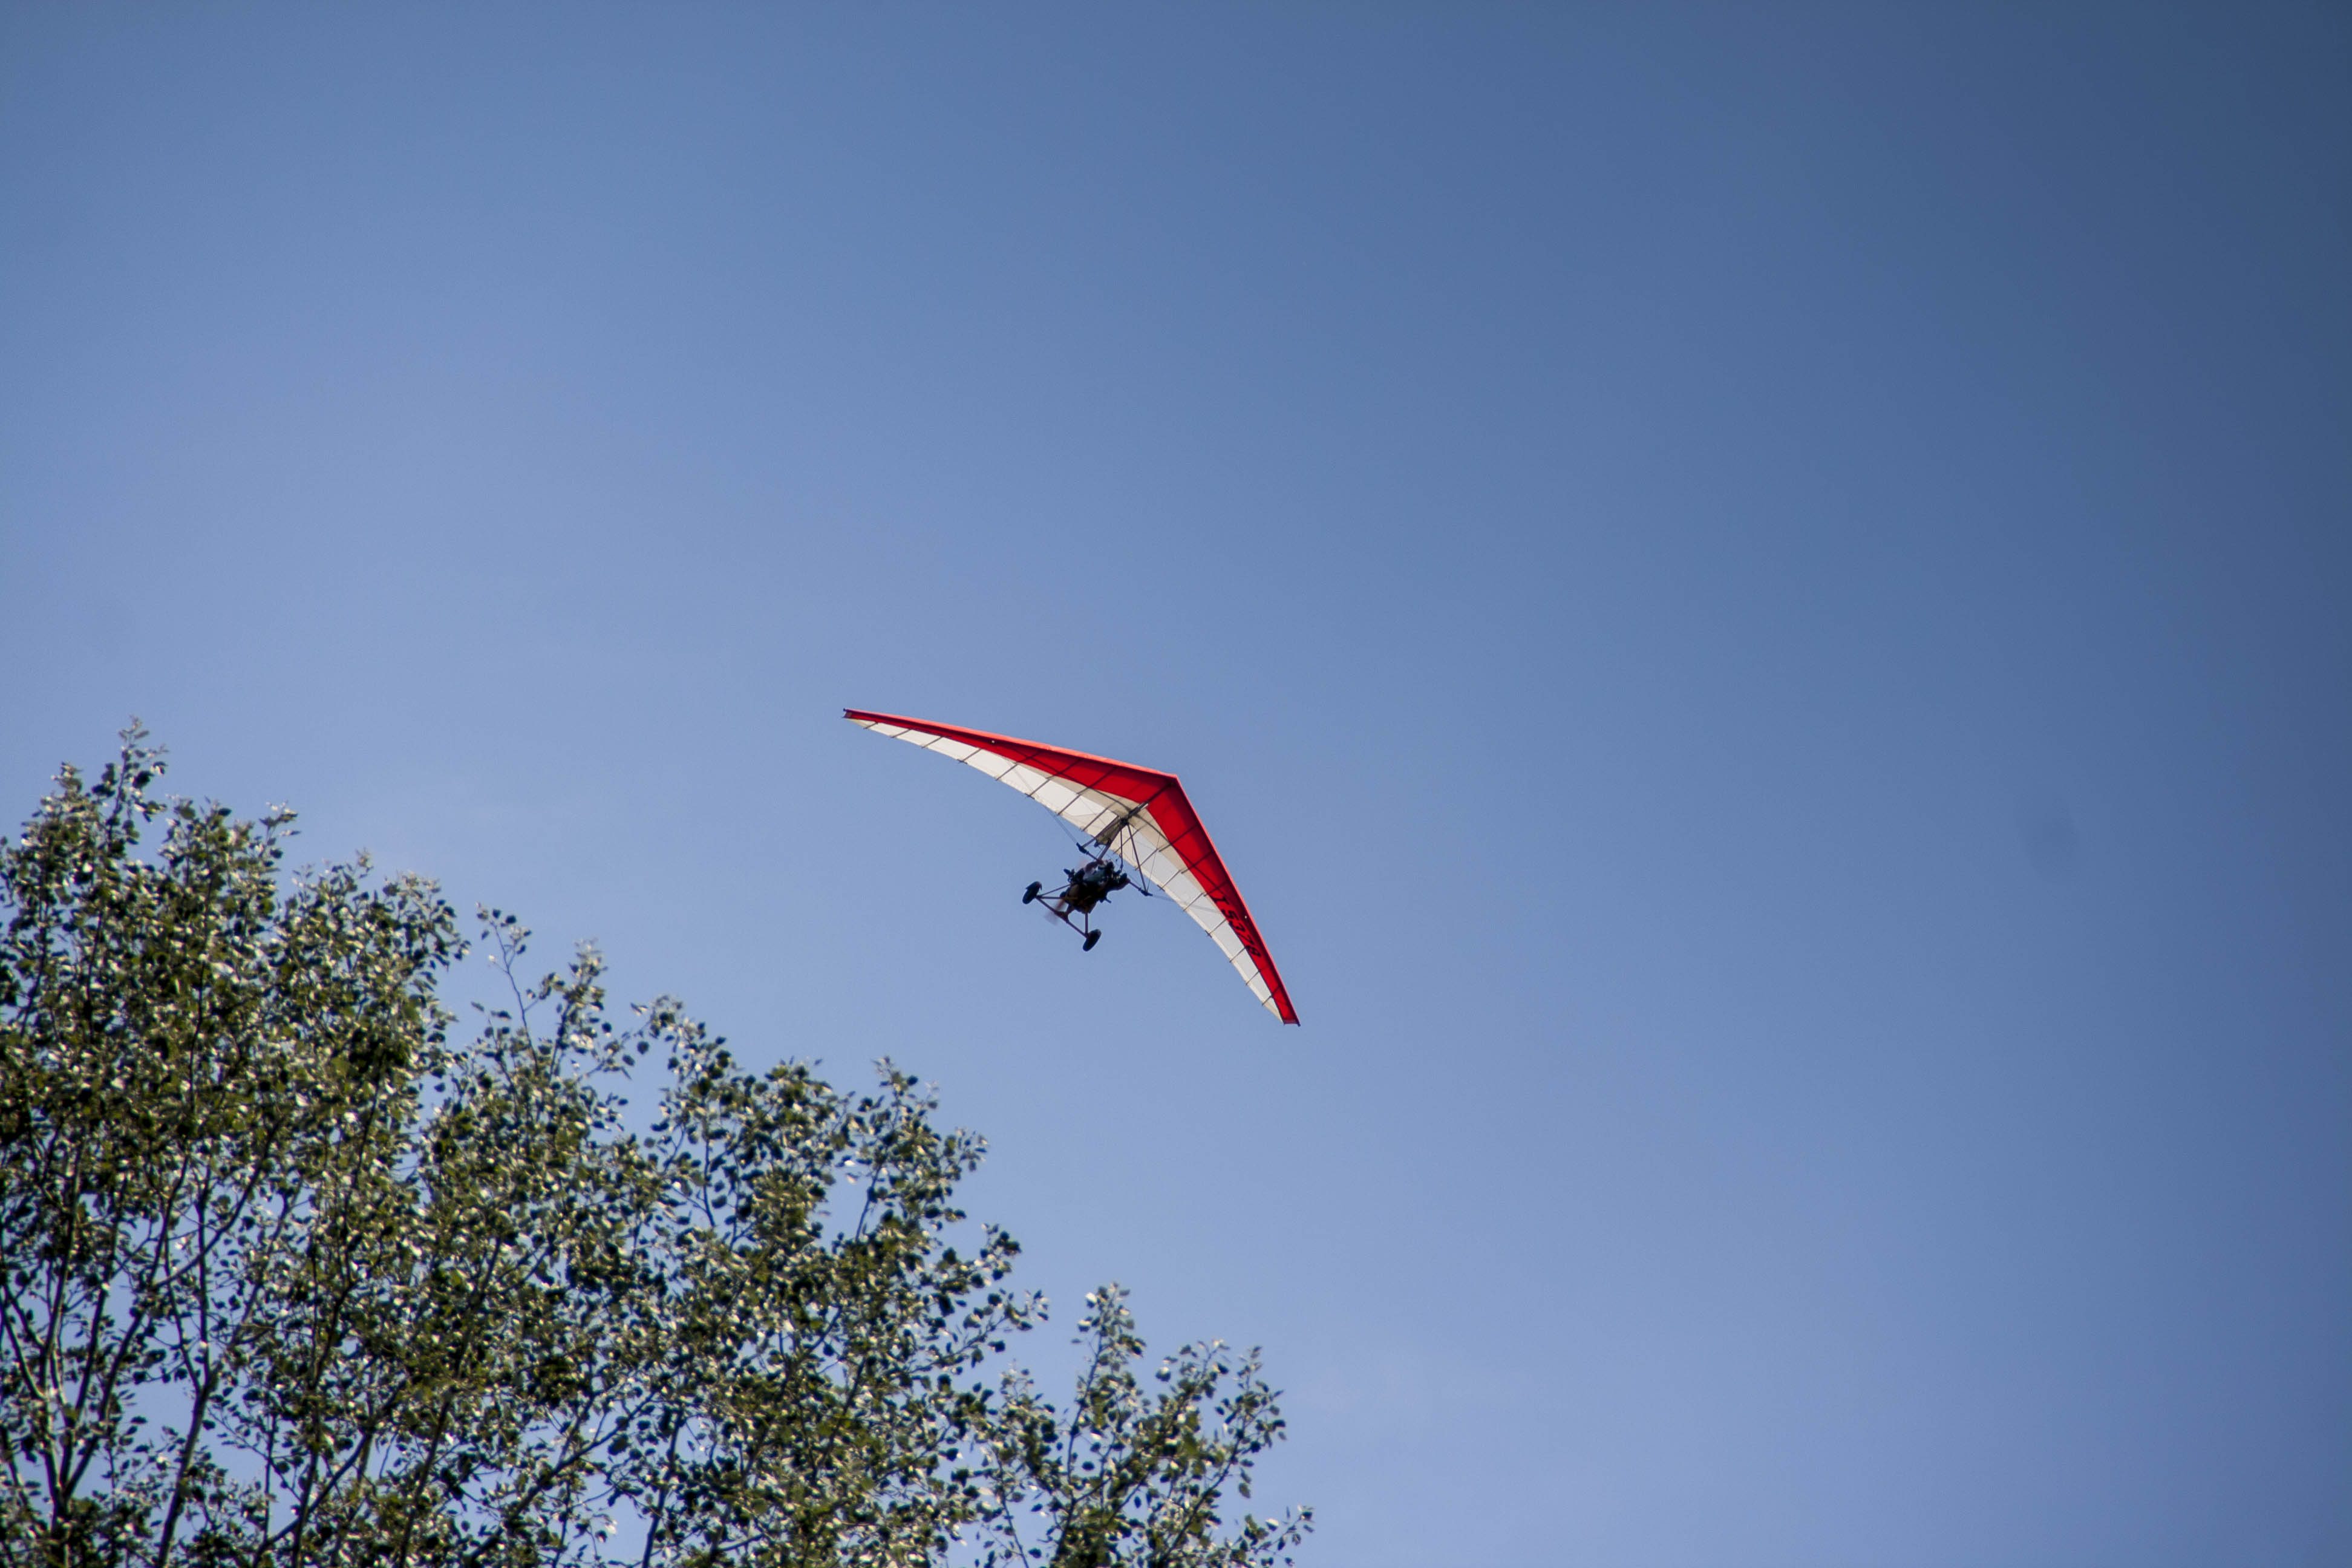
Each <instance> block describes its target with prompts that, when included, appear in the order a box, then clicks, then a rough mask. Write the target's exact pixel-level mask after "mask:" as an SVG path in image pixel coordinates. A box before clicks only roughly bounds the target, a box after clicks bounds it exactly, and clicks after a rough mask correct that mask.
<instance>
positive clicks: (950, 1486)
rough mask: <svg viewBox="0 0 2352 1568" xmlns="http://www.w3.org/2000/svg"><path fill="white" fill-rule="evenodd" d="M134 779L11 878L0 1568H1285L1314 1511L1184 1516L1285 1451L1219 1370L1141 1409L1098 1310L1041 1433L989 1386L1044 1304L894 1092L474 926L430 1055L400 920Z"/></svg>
mask: <svg viewBox="0 0 2352 1568" xmlns="http://www.w3.org/2000/svg"><path fill="white" fill-rule="evenodd" d="M162 772H163V757H162V754H161V752H159V751H158V750H156V749H155V748H153V747H152V746H151V745H150V744H149V743H148V742H147V739H146V736H145V734H144V732H143V731H140V730H139V729H138V728H137V727H136V726H134V727H133V728H132V729H131V730H130V731H125V734H124V738H123V746H122V750H121V755H120V757H119V758H118V759H117V761H115V762H114V763H111V764H110V765H109V766H108V767H106V768H105V769H104V770H103V772H102V773H101V774H100V777H99V779H98V780H97V781H96V782H95V783H94V784H88V783H85V781H84V780H83V779H82V777H81V776H80V775H79V774H78V773H76V772H75V771H74V770H73V769H72V768H70V767H68V768H67V769H65V770H64V771H63V772H62V773H60V774H59V776H58V786H57V789H56V791H55V793H53V794H51V795H48V796H47V798H45V799H44V800H43V801H42V802H41V804H40V806H39V808H38V810H37V812H36V814H35V815H34V816H33V817H32V819H31V821H30V822H29V823H28V825H27V826H26V829H25V831H24V833H23V835H22V837H20V838H19V839H18V841H17V842H16V843H14V844H12V845H8V846H5V847H0V908H5V913H6V916H7V923H6V929H5V936H0V1268H5V1276H6V1285H7V1289H6V1292H5V1297H6V1300H5V1319H0V1441H5V1446H6V1465H5V1473H0V1561H5V1562H6V1563H12V1564H14V1563H26V1564H30V1563H42V1564H53V1565H56V1568H68V1565H79V1564H84V1563H88V1564H100V1563H108V1564H111V1563H137V1564H143V1565H150V1568H165V1565H167V1564H181V1563H185V1564H188V1565H189V1568H209V1565H212V1564H228V1563H238V1564H256V1565H258V1564H287V1565H291V1564H308V1563H400V1564H410V1563H415V1564H420V1565H425V1564H434V1565H438V1564H484V1565H488V1564H500V1565H512V1568H525V1565H530V1568H539V1565H542V1564H558V1563H591V1562H604V1561H615V1560H625V1561H629V1562H635V1563H645V1564H651V1563H674V1564H718V1563H775V1564H809V1565H819V1564H823V1565H832V1564H861V1565H862V1564H873V1565H877V1568H879V1565H882V1564H908V1563H938V1562H943V1561H946V1560H947V1559H948V1557H949V1555H950V1553H951V1552H952V1553H953V1554H954V1556H955V1558H956V1559H957V1560H958V1561H971V1562H975V1563H984V1564H992V1565H999V1568H1009V1565H1010V1564H1013V1563H1027V1564H1039V1563H1046V1564H1055V1565H1059V1568H1108V1565H1110V1564H1115V1563H1116V1564H1124V1563H1136V1564H1150V1565H1151V1568H1271V1565H1272V1564H1276V1563H1286V1562H1287V1561H1288V1560H1289V1553H1290V1552H1291V1551H1292V1550H1293V1549H1294V1548H1295V1546H1296V1545H1297V1542H1299V1541H1300V1539H1302V1537H1303V1535H1304V1533H1305V1531H1306V1528H1307V1517H1306V1516H1305V1515H1303V1514H1293V1515H1290V1516H1286V1517H1285V1518H1282V1519H1279V1520H1261V1519H1258V1518H1255V1517H1254V1516H1249V1515H1244V1516H1243V1517H1242V1518H1240V1519H1239V1520H1236V1521H1225V1520H1224V1519H1223V1513H1222V1510H1223V1502H1224V1499H1225V1494H1226V1492H1227V1491H1228V1490H1229V1489H1230V1490H1232V1491H1234V1492H1236V1493H1237V1494H1238V1495H1239V1496H1241V1497H1243V1498H1246V1497H1247V1496H1248V1495H1249V1474H1250V1468H1251V1465H1252V1462H1253V1460H1254V1459H1255V1457H1256V1456H1258V1455H1259V1454H1260V1453H1262V1452H1263V1451H1264V1450H1265V1447H1267V1446H1268V1445H1269V1444H1271V1443H1273V1442H1274V1441H1276V1439H1277V1438H1278V1437H1279V1436H1280V1435H1281V1432H1282V1420H1281V1416H1280V1414H1279V1412H1278V1410H1277V1408H1276V1402H1275V1397H1274V1394H1273V1392H1272V1391H1271V1390H1270V1389H1269V1388H1268V1387H1267V1386H1266V1384H1265V1381H1264V1378H1263V1375H1262V1373H1261V1372H1260V1370H1259V1365H1258V1363H1257V1360H1256V1358H1255V1355H1254V1354H1253V1355H1251V1356H1249V1357H1246V1358H1242V1357H1235V1356H1234V1355H1233V1354H1231V1353H1230V1352H1227V1351H1225V1350H1224V1349H1223V1347H1222V1346H1219V1345H1215V1344H1209V1345H1201V1346H1194V1347H1192V1348H1190V1349H1188V1350H1186V1351H1184V1352H1181V1353H1180V1354H1179V1355H1177V1356H1175V1357H1173V1358H1172V1359H1171V1360H1169V1361H1167V1362H1165V1363H1162V1364H1161V1365H1160V1368H1159V1369H1158V1374H1157V1384H1156V1387H1148V1386H1147V1383H1146V1380H1144V1379H1142V1378H1140V1377H1139V1375H1138V1369H1139V1365H1140V1363H1141V1361H1142V1357H1143V1353H1144V1352H1143V1344H1142V1342H1141V1340H1140V1338H1139V1336H1138V1334H1137V1332H1136V1330H1135V1326H1134V1322H1133V1319H1132V1317H1131V1316H1130V1314H1129V1311H1128V1309H1127V1306H1126V1302H1125V1299H1124V1297H1123V1295H1122V1294H1121V1293H1120V1292H1119V1291H1118V1289H1116V1288H1115V1287H1112V1288H1106V1289H1103V1290H1101V1291H1098V1292H1097V1293H1095V1294H1094V1295H1092V1296H1090V1297H1089V1298H1088V1301H1087V1314H1086V1317H1085V1320H1084V1321H1083V1323H1082V1325H1081V1340H1082V1342H1083V1343H1085V1344H1086V1346H1087V1350H1088V1352H1089V1354H1088V1360H1087V1366H1086V1368H1085V1370H1084V1372H1083V1373H1082V1374H1081V1376H1080V1378H1079V1381H1078V1385H1077V1388H1076V1395H1075V1398H1074V1400H1073V1401H1072V1403H1071V1404H1070V1405H1068V1406H1067V1408H1066V1409H1065V1408H1059V1407H1056V1406H1055V1405H1052V1404H1050V1403H1048V1402H1047V1401H1046V1400H1045V1399H1044V1398H1043V1397H1041V1396H1040V1395H1039V1394H1037V1392H1036V1391H1035V1390H1034V1388H1033V1387H1032V1386H1031V1385H1030V1384H1029V1383H1028V1382H1027V1380H1026V1379H1025V1377H1024V1375H1023V1374H1022V1373H1020V1372H1019V1370H1018V1369H1017V1368H1010V1369H1008V1367H1007V1365H1006V1363H1005V1362H1004V1359H1003V1358H1004V1354H1005V1350H1006V1343H1007V1341H1008V1339H1009V1337H1010V1336H1012V1335H1013V1334H1015V1333H1018V1332H1021V1331H1026V1330H1028V1329H1029V1328H1031V1327H1032V1326H1033V1325H1034V1324H1035V1323H1037V1322H1038V1321H1040V1320H1041V1318H1042V1316H1043V1311H1044V1308H1043V1304H1042V1303H1041V1302H1039V1301H1038V1300H1034V1298H1031V1297H1029V1296H1026V1295H1024V1294H1022V1293H1021V1292H1019V1291H1018V1290H1016V1289H1013V1287H1012V1285H1011V1284H1010V1283H1009V1280H1008V1276H1009V1274H1010V1272H1011V1269H1012V1268H1013V1259H1014V1258H1015V1256H1016V1254H1017V1252H1018V1250H1019V1249H1018V1247H1016V1246H1015V1245H1014V1243H1013V1240H1012V1238H1011V1237H1007V1236H1005V1235H1003V1234H1002V1233H1001V1232H999V1231H997V1230H995V1229H993V1228H987V1229H984V1230H982V1231H981V1232H980V1233H979V1235H978V1237H977V1238H976V1242H975V1243H973V1244H972V1245H971V1247H970V1250H969V1252H968V1253H967V1251H965V1250H962V1249H960V1248H959V1247H957V1246H955V1245H953V1239H954V1238H955V1237H957V1236H960V1235H961V1234H962V1228H961V1227H962V1223H963V1221H964V1217H965V1216H964V1215H962V1213H961V1211H959V1210H958V1209H957V1208H955V1207H954V1205H953V1198H954V1190H955V1186H956V1184H957V1182H958V1181H959V1180H960V1179H961V1177H963V1176H964V1175H966V1174H968V1173H970V1172H971V1170H972V1169H973V1167H974V1166H975V1165H976V1164H977V1163H978V1162H979V1160H980V1157H981V1153H982V1144H981V1142H980V1141H979V1140H978V1139H976V1138H974V1137H972V1136H971V1134H969V1133H965V1132H962V1131H942V1130H941V1129H940V1127H939V1126H938V1125H937V1124H936V1123H935V1121H934V1111H935V1110H936V1105H935V1103H934V1100H933V1099H932V1097H931V1096H930V1094H929V1092H928V1091H927V1090H925V1089H923V1088H922V1086H920V1085H919V1083H918V1082H917V1080H916V1079H913V1078H912V1077H910V1076H908V1074H906V1073H904V1072H902V1071H900V1070H899V1069H898V1068H895V1067H893V1066H891V1065H890V1064H889V1063H887V1062H884V1063H882V1064H880V1071H879V1080H878V1083H877V1087H876V1088H874V1089H871V1090H869V1091H867V1092H865V1093H862V1094H845V1093H843V1092H841V1091H838V1090H836V1089H834V1088H832V1087H830V1086H828V1085H827V1084H825V1083H824V1081H822V1080H821V1079H818V1078H816V1077H815V1076H814V1074H813V1073H812V1072H811V1071H810V1069H809V1068H807V1067H806V1066H804V1065H800V1064H786V1065H783V1066H781V1067H777V1068H773V1069H772V1070H770V1071H768V1072H766V1073H764V1074H754V1073H750V1072H746V1071H742V1070H740V1069H739V1068H738V1067H737V1065H736V1063H735V1062H734V1061H733V1059H732V1058H730V1054H729V1052H728V1050H727V1049H726V1047H725V1044H724V1042H723V1041H721V1040H719V1039H718V1038H716V1037H712V1036H711V1035H709V1033H708V1032H707V1031H706V1030H705V1029H704V1028H703V1027H702V1026H700V1025H698V1024H697V1023H695V1022H694V1021H693V1020H692V1019H690V1018H689V1017H688V1016H687V1015H686V1013H685V1012H684V1011H683V1009H682V1008H681V1007H680V1006H679V1005H677V1003H675V1002H672V1001H668V1000H663V1001H659V1002H656V1003H654V1004H653V1005H650V1006H648V1007H645V1008H640V1009H638V1010H636V1012H635V1015H634V1016H629V1017H625V1018H623V1019H622V1020H620V1021H618V1022H616V1021H615V1020H614V1019H613V1018H612V1017H611V1016H608V1013H607V1009H606V1005H605V998H604V990H603V988H602V986H601V984H600V983H599V973H600V965H599V961H598V959H597V957H596V954H595V953H594V952H593V950H592V949H583V950H582V951H581V952H580V953H579V954H578V956H577V957H576V958H575V959H574V960H573V962H572V963H571V964H570V966H569V967H568V968H566V969H565V970H563V971H562V972H560V973H551V974H548V975H546V976H545V977H543V978H541V979H539V980H537V981H535V982H530V983H525V981H524V980H523V978H522V975H523V973H524V972H523V971H522V970H521V968H520V964H521V963H522V962H523V960H524V956H525V953H526V951H527V938H528V933H527V932H526V931H524V930H523V928H522V927H521V925H520V923H519V922H518V921H516V920H515V919H514V918H513V917H511V916H509V915H506V914H503V913H501V912H499V911H496V910H486V911H482V919H483V927H484V938H485V940H486V941H487V942H488V945H489V949H490V952H491V954H492V956H493V958H494V959H495V961H496V962H497V963H498V964H499V968H500V970H501V972H502V973H504V974H505V975H506V977H507V980H508V983H509V986H510V988H511V991H512V1003H511V1005H509V1006H507V1007H504V1008H501V1009H499V1010H496V1011H489V1012H486V1013H484V1014H482V1015H481V1017H480V1020H479V1026H478V1028H476V1029H475V1030H473V1031H472V1032H471V1033H470V1034H469V1035H468V1036H467V1037H465V1038H463V1039H459V1038H458V1037H457V1036H456V1035H454V1034H453V1032H452V1026H453V1024H454V1023H455V1022H456V1021H457V1020H456V1017H455V1016H454V1015H453V1013H452V1012H451V1011H450V1010H449V1009H448V1008H447V1007H446V1005H444V1004H443V1002H442V1001H441V1000H440V987H441V984H442V983H443V982H444V980H445V979H446V976H447V975H448V973H449V972H450V969H451V966H452V965H453V964H454V963H456V962H457V959H458V958H459V957H460V956H462V955H463V953H464V952H466V951H467V948H466V944H465V943H464V942H462V941H461V940H460V937H459V935H458V926H457V919H456V917H455V915H454V913H453V911H452V910H450V908H449V907H448V905H447V904H446V902H444V901H443V900H442V899H441V898H440V896H439V894H438V892H437V891H436V889H435V888H434V887H433V886H432V885H431V884H429V883H426V882H424V881H421V880H418V879H412V878H396V879H389V880H383V879H376V878H374V877H373V874H372V872H371V870H370V868H369V867H368V866H367V864H366V862H365V860H364V858H362V860H361V861H359V862H358V863H356V864H353V865H348V866H335V867H330V868H326V869H324V870H320V871H315V872H310V873H306V874H302V875H299V876H295V877H291V878H289V877H288V876H287V875H286V873H285V870H284V868H283V864H282V862H283V858H284V851H285V842H286V838H287V836H288V834H289V832H290V830H291V826H292V821H293V818H292V816H291V815H290V814H289V813H287V812H284V811H278V812H273V813H271V814H268V815H267V816H262V817H260V818H258V819H256V820H241V819H238V818H236V816H233V815H232V814H231V813H230V812H229V811H228V810H226V808H224V807H220V806H217V805H194V804H192V803H189V802H186V801H183V800H173V799H167V798H165V797H163V796H161V795H157V794H156V793H154V790H153V785H154V783H155V781H156V779H157V778H158V777H159V776H160V775H161V773H162ZM159 818H160V819H162V821H163V837H162V843H161V845H160V847H159V848H158V850H157V852H156V853H154V854H153V855H152V858H148V857H142V852H141V849H140V845H141V839H142V829H145V828H147V827H149V826H150V825H152V824H153V823H155V822H156V821H157V820H158V819H159ZM639 1073H643V1074H649V1075H654V1076H656V1077H658V1078H659V1079H660V1080H661V1082H662V1088H661V1091H660V1105H659V1116H660V1120H659V1121H658V1122H657V1123H656V1124H655V1126H654V1127H653V1129H652V1131H650V1132H649V1133H638V1132H635V1131H630V1130H629V1129H628V1128H626V1127H625V1125H624V1123H623V1120H622V1114H621V1111H620V1109H619V1106H620V1102H619V1100H617V1098H616V1094H615V1091H616V1089H617V1086H618V1084H619V1082H620V1081H621V1080H624V1079H627V1078H629V1077H630V1076H631V1075H632V1074H639ZM957 1542H961V1543H962V1544H961V1546H959V1545H958V1544H957Z"/></svg>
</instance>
